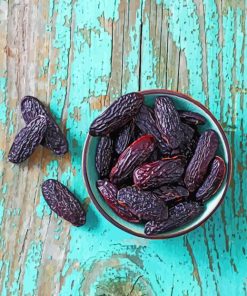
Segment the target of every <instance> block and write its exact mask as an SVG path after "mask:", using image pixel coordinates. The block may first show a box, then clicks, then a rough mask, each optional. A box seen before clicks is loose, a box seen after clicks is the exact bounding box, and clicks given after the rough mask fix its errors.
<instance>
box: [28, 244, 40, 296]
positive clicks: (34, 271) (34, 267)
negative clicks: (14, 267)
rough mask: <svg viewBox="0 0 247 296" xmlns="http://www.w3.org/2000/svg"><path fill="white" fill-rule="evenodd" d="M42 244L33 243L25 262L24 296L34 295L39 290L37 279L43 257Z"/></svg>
mask: <svg viewBox="0 0 247 296" xmlns="http://www.w3.org/2000/svg"><path fill="white" fill-rule="evenodd" d="M42 248H43V243H42V242H32V243H31V245H30V246H29V249H28V253H27V257H26V260H25V271H24V278H23V295H34V294H35V291H36V289H37V278H38V273H39V267H40V261H41V257H42Z"/></svg>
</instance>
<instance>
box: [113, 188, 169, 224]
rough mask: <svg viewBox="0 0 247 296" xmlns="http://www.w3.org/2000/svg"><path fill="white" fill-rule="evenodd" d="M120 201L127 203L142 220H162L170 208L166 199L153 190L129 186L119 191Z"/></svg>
mask: <svg viewBox="0 0 247 296" xmlns="http://www.w3.org/2000/svg"><path fill="white" fill-rule="evenodd" d="M117 199H118V201H119V203H121V204H123V205H127V206H128V208H129V210H130V211H131V212H132V213H133V214H134V215H136V216H137V217H138V218H139V219H140V220H144V221H148V220H161V219H166V218H167V215H168V209H167V207H166V205H165V203H164V201H163V200H162V199H160V198H158V197H157V196H156V195H154V194H153V193H152V192H149V191H144V190H140V189H138V188H136V187H135V186H129V187H125V188H122V189H120V190H119V191H118V195H117Z"/></svg>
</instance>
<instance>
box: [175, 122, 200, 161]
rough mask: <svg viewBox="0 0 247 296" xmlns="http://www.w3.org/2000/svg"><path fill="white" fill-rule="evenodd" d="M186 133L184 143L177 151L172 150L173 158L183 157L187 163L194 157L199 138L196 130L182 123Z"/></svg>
mask: <svg viewBox="0 0 247 296" xmlns="http://www.w3.org/2000/svg"><path fill="white" fill-rule="evenodd" d="M182 128H183V132H184V141H183V142H182V143H181V144H180V146H179V147H178V148H177V149H174V150H172V152H171V156H175V155H183V156H184V157H185V158H186V160H187V161H189V160H190V159H191V158H192V156H193V155H194V152H195V149H196V145H197V142H198V136H197V134H196V133H195V130H194V129H193V128H192V127H190V126H189V125H187V124H183V123H182Z"/></svg>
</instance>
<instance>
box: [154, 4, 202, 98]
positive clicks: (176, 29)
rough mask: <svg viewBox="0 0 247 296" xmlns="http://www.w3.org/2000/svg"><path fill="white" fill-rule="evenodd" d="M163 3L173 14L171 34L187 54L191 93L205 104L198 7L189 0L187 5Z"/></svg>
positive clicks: (170, 24)
mask: <svg viewBox="0 0 247 296" xmlns="http://www.w3.org/2000/svg"><path fill="white" fill-rule="evenodd" d="M159 2H160V1H159ZM163 3H164V5H165V7H166V8H167V9H168V10H169V11H171V12H172V13H171V14H170V16H169V32H170V33H171V35H172V38H173V40H174V42H175V43H176V45H177V47H178V48H180V49H181V50H183V51H184V53H185V57H186V62H187V68H188V75H189V93H190V94H191V95H192V96H193V97H194V98H196V99H197V100H199V101H201V102H202V103H203V104H204V103H205V102H206V95H205V92H204V89H203V83H202V81H203V77H202V58H203V57H202V45H201V41H200V28H199V22H198V16H197V12H196V5H195V3H194V2H193V1H192V0H188V1H187V2H186V5H185V4H184V1H183V0H178V1H173V0H163ZM192 15H193V17H192Z"/></svg>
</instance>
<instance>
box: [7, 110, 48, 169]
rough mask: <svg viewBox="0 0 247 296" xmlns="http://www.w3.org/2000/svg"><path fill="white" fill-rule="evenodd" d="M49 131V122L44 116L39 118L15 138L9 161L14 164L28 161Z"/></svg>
mask: <svg viewBox="0 0 247 296" xmlns="http://www.w3.org/2000/svg"><path fill="white" fill-rule="evenodd" d="M46 129H47V120H46V117H44V116H41V115H39V116H37V117H36V118H35V119H34V120H32V121H31V122H30V123H29V124H28V125H27V126H26V127H24V128H23V129H22V130H21V131H20V132H19V133H18V134H17V136H16V137H15V139H14V142H13V144H12V146H11V148H10V151H9V155H8V159H9V161H10V162H13V163H21V162H23V161H24V160H26V159H27V158H28V157H29V156H30V155H31V154H32V153H33V152H34V150H35V148H36V147H37V146H38V145H39V144H40V143H41V141H42V139H43V137H44V134H45V132H46Z"/></svg>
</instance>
